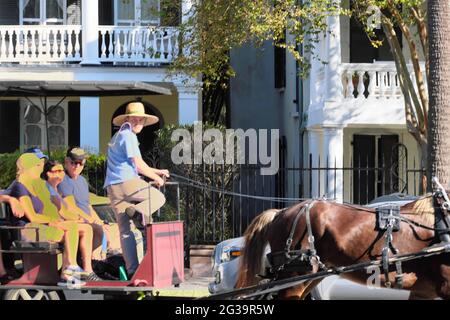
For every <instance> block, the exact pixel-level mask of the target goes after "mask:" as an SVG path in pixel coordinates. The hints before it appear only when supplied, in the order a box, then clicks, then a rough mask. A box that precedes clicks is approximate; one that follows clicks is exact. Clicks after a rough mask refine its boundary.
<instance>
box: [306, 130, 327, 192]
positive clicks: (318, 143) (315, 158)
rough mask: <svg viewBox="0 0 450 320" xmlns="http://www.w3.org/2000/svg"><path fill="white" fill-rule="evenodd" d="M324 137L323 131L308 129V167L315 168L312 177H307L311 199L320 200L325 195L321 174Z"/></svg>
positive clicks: (311, 172) (311, 173)
mask: <svg viewBox="0 0 450 320" xmlns="http://www.w3.org/2000/svg"><path fill="white" fill-rule="evenodd" d="M322 135H323V131H322V130H321V129H308V149H309V156H308V160H307V161H308V167H310V168H313V169H312V170H311V171H310V176H309V177H307V178H308V179H309V182H308V184H309V188H310V191H311V194H310V197H311V198H318V197H320V196H322V195H323V190H324V187H323V179H322V174H320V170H318V168H319V159H320V166H323V163H324V161H323V156H322V155H321V150H322Z"/></svg>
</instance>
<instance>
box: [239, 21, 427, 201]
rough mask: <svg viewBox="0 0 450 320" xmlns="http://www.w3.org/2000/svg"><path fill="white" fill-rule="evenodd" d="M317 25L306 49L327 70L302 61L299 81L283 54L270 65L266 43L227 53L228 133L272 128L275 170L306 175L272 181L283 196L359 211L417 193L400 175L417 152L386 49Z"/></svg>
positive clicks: (347, 29) (355, 30)
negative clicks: (276, 133)
mask: <svg viewBox="0 0 450 320" xmlns="http://www.w3.org/2000/svg"><path fill="white" fill-rule="evenodd" d="M327 19H328V20H327V25H328V28H329V31H332V34H329V33H326V34H325V33H324V35H323V37H322V38H321V41H320V42H319V43H318V44H317V46H316V49H315V50H316V52H315V53H316V54H317V55H318V56H319V57H320V58H321V59H322V61H326V62H327V63H326V64H324V63H322V62H320V61H318V60H312V62H311V63H312V64H311V72H310V75H309V78H307V79H305V80H302V79H299V77H298V75H297V72H296V64H295V61H294V59H293V58H292V57H291V55H290V54H289V53H286V52H284V53H281V56H280V53H279V51H280V49H276V48H274V47H273V46H272V45H271V44H268V43H267V44H266V45H264V46H263V48H262V50H261V49H260V48H257V49H255V48H253V47H250V46H248V47H244V48H241V49H239V50H236V51H235V52H233V53H232V55H231V61H232V65H233V67H234V68H235V69H236V71H237V77H236V78H235V79H233V80H232V83H231V114H232V117H231V121H232V126H233V127H245V128H249V127H257V128H259V127H264V128H278V129H280V131H281V135H282V136H284V141H285V148H284V149H282V150H281V151H282V153H283V156H282V158H284V166H285V167H290V168H308V170H285V171H284V173H282V174H284V178H283V179H284V183H285V188H286V190H287V192H286V193H285V194H284V195H285V196H288V197H298V196H306V197H321V196H326V197H330V198H336V199H337V200H338V201H350V202H355V203H367V202H368V201H370V200H371V199H373V198H374V197H377V196H380V195H383V194H386V193H389V192H392V191H396V190H398V191H404V192H409V193H414V192H417V190H418V188H419V187H418V184H417V182H416V185H414V183H413V180H414V178H416V180H418V179H417V178H418V173H417V172H413V171H408V172H407V169H412V168H413V166H414V163H415V165H416V169H418V167H419V161H420V158H419V151H418V147H417V144H416V142H415V140H414V139H413V137H412V136H411V135H410V134H409V133H408V132H407V129H406V120H405V111H404V100H403V96H402V93H401V90H400V87H399V84H398V80H397V75H396V74H397V73H396V69H395V64H394V62H393V61H392V56H391V54H390V50H389V46H388V44H387V43H386V42H385V44H384V45H383V46H382V47H380V48H378V49H376V48H374V47H372V46H371V45H370V44H369V42H368V40H367V37H366V36H365V34H364V31H363V30H362V28H361V27H360V26H358V23H357V22H356V21H353V20H350V19H349V18H348V17H329V18H327ZM376 32H377V33H379V34H380V35H381V34H382V32H381V30H377V31H376ZM405 47H406V46H404V48H403V50H404V52H405V53H406V55H407V51H408V49H407V48H405ZM280 74H281V81H280ZM283 77H284V80H283ZM244 110H248V111H249V112H245V111H244ZM241 114H246V115H247V116H246V117H244V118H242V117H241V116H240V115H241ZM405 152H407V153H408V155H407V157H406V155H405ZM311 167H312V168H318V167H320V168H327V167H328V168H331V170H324V169H323V170H312V171H310V170H309V168H311ZM334 168H338V170H334ZM354 168H369V169H366V170H355V169H354ZM373 168H384V169H383V170H381V169H379V170H373ZM383 172H384V173H383ZM407 182H408V185H407V188H406V189H404V187H405V186H406V183H407Z"/></svg>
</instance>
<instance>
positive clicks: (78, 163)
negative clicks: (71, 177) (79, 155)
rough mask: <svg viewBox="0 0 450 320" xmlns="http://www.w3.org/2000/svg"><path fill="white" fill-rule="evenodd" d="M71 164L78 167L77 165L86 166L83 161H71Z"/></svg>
mask: <svg viewBox="0 0 450 320" xmlns="http://www.w3.org/2000/svg"><path fill="white" fill-rule="evenodd" d="M70 163H72V165H73V166H76V165H79V166H84V165H85V163H86V162H83V161H72V160H70Z"/></svg>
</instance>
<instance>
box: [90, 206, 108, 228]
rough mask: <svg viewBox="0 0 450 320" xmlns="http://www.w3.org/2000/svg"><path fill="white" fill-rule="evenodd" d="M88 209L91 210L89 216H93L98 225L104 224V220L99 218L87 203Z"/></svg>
mask: <svg viewBox="0 0 450 320" xmlns="http://www.w3.org/2000/svg"><path fill="white" fill-rule="evenodd" d="M89 211H90V212H91V217H92V218H94V223H96V224H100V225H103V224H105V222H104V221H103V220H102V219H100V217H99V216H98V214H97V212H95V210H94V208H93V207H92V206H91V205H89Z"/></svg>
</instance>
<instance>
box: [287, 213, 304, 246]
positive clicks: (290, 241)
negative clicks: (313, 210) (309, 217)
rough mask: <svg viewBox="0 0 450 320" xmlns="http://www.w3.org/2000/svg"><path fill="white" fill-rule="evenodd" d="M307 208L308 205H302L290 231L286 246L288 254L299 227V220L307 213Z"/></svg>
mask: <svg viewBox="0 0 450 320" xmlns="http://www.w3.org/2000/svg"><path fill="white" fill-rule="evenodd" d="M305 210H306V206H305V207H302V208H301V209H300V211H299V212H298V214H297V215H296V216H295V219H294V222H293V223H292V227H291V231H290V232H289V237H288V238H287V240H286V247H285V249H284V251H285V252H286V254H287V255H288V254H289V252H290V251H291V245H292V240H293V239H294V234H295V229H296V228H297V224H298V221H299V220H300V217H301V216H302V215H303V214H304V213H305Z"/></svg>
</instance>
